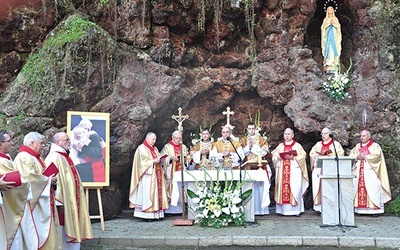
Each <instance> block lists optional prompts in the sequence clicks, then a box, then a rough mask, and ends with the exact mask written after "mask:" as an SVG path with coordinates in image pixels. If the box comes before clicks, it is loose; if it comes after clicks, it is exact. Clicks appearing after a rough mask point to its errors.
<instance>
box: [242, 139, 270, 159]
mask: <svg viewBox="0 0 400 250" xmlns="http://www.w3.org/2000/svg"><path fill="white" fill-rule="evenodd" d="M250 141H252V143H253V149H254V148H256V150H253V149H252V148H250V147H249V146H248V145H249V144H250V143H249V142H250ZM240 144H242V147H243V148H244V151H245V154H246V152H247V151H248V154H247V155H246V157H245V159H244V162H247V161H248V162H258V161H259V157H260V155H259V154H262V156H265V155H266V154H267V153H268V141H267V138H265V137H262V136H261V135H260V134H255V135H254V136H250V135H248V136H245V137H243V138H242V139H240Z"/></svg>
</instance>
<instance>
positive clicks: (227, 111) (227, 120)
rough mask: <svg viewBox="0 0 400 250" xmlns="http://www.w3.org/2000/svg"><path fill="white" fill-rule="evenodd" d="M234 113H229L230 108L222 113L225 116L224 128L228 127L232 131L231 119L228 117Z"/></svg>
mask: <svg viewBox="0 0 400 250" xmlns="http://www.w3.org/2000/svg"><path fill="white" fill-rule="evenodd" d="M234 113H235V112H233V111H231V108H230V107H227V108H226V111H223V112H222V114H223V115H226V124H225V126H229V127H230V128H231V129H233V128H234V126H232V125H231V119H230V117H231V115H233V114H234Z"/></svg>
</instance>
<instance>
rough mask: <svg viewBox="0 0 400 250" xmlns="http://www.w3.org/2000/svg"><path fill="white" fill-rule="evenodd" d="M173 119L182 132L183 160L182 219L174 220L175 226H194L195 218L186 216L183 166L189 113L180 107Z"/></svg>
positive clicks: (183, 163) (181, 153)
mask: <svg viewBox="0 0 400 250" xmlns="http://www.w3.org/2000/svg"><path fill="white" fill-rule="evenodd" d="M171 118H172V119H174V120H175V121H176V122H177V123H178V130H179V132H180V134H181V141H180V147H181V152H180V155H181V157H180V160H181V187H182V219H176V220H174V222H173V225H174V226H192V225H193V223H194V220H190V219H187V218H186V206H185V199H184V197H185V182H184V179H183V168H184V167H185V162H184V158H185V157H184V156H183V143H182V134H183V126H182V123H183V121H184V120H186V119H187V118H189V115H182V108H181V107H179V108H178V115H173V116H171Z"/></svg>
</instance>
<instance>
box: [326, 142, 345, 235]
mask: <svg viewBox="0 0 400 250" xmlns="http://www.w3.org/2000/svg"><path fill="white" fill-rule="evenodd" d="M329 137H330V138H332V141H333V150H334V151H335V161H336V180H337V187H338V190H337V202H338V219H339V224H338V225H339V227H340V228H342V226H343V225H342V219H341V218H342V212H341V204H340V199H341V188H340V172H339V171H340V168H339V156H338V154H337V151H336V146H335V140H334V139H333V134H329ZM342 230H343V228H342ZM343 232H344V231H343Z"/></svg>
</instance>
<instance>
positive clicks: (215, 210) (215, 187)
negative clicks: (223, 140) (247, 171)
mask: <svg viewBox="0 0 400 250" xmlns="http://www.w3.org/2000/svg"><path fill="white" fill-rule="evenodd" d="M220 172H221V170H217V179H216V180H215V181H213V180H212V178H211V176H210V175H209V173H207V171H205V170H204V175H205V176H204V180H205V181H204V182H201V183H200V182H199V181H197V180H196V179H195V178H194V176H193V175H192V174H191V173H190V172H187V173H188V174H189V175H191V176H192V177H193V179H195V184H196V188H197V190H196V191H192V190H190V189H187V194H188V196H189V197H190V198H191V199H192V202H193V203H195V204H196V205H195V206H189V209H191V210H192V211H193V212H194V213H195V223H199V224H200V226H211V227H214V228H222V227H223V226H228V224H229V223H235V225H239V226H240V225H243V224H244V222H245V219H246V218H245V217H246V216H245V213H244V207H243V205H242V204H244V202H245V201H246V200H247V199H248V198H250V197H251V194H252V190H251V189H249V190H247V191H245V192H243V194H242V195H240V193H241V188H242V187H243V185H244V183H245V181H241V182H240V181H235V180H228V178H227V171H223V172H224V175H225V180H224V181H220V180H219V175H220ZM232 172H233V171H232V170H231V173H232ZM245 176H246V175H245ZM208 180H209V181H208Z"/></svg>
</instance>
